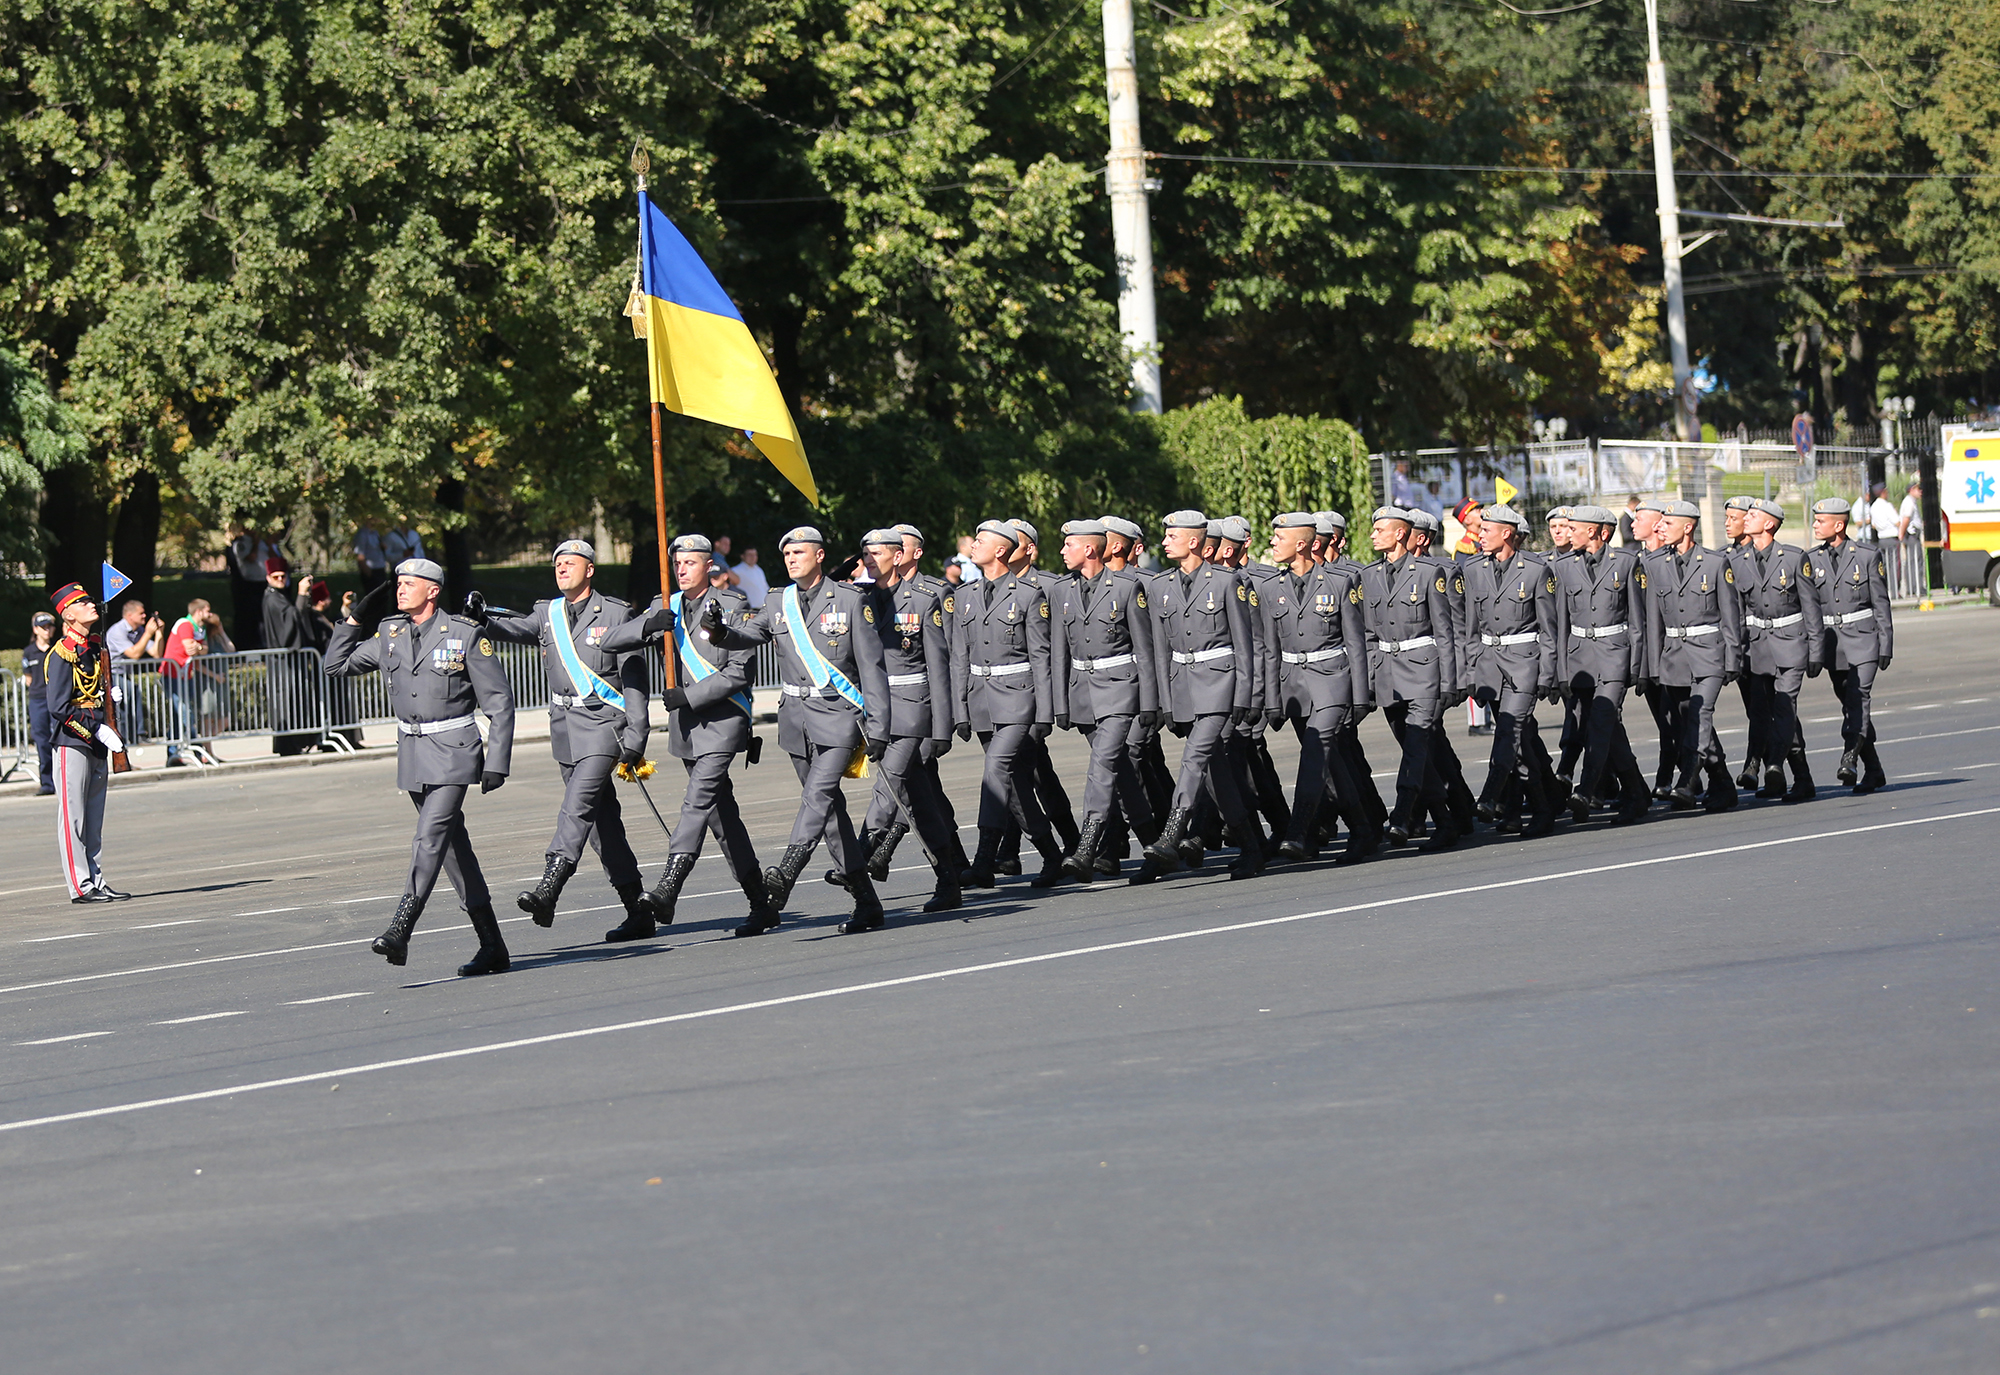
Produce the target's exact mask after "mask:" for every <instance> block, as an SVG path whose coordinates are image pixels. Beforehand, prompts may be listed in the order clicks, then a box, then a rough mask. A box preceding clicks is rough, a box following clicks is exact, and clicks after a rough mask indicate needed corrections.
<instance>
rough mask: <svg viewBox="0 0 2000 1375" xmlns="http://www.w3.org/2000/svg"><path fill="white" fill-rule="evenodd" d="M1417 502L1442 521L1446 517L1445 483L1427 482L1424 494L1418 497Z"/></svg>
mask: <svg viewBox="0 0 2000 1375" xmlns="http://www.w3.org/2000/svg"><path fill="white" fill-rule="evenodd" d="M1417 502H1418V504H1419V505H1420V506H1422V507H1423V509H1424V510H1426V511H1429V512H1430V513H1431V514H1432V515H1434V516H1436V517H1437V518H1438V519H1439V520H1440V521H1442V520H1443V519H1444V484H1443V483H1441V482H1432V483H1427V484H1426V485H1425V487H1424V494H1423V495H1422V496H1420V497H1418V498H1417Z"/></svg>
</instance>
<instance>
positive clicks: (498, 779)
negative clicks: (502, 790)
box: [479, 769, 507, 793]
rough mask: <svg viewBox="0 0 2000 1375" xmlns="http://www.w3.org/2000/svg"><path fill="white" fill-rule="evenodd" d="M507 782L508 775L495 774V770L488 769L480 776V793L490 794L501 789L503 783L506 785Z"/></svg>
mask: <svg viewBox="0 0 2000 1375" xmlns="http://www.w3.org/2000/svg"><path fill="white" fill-rule="evenodd" d="M506 781H507V775H506V774H504V773H495V772H493V770H491V769H488V770H487V771H486V772H485V773H482V774H480V775H479V791H480V792H482V793H490V792H492V791H493V790H494V789H495V788H497V787H499V786H500V785H501V784H502V783H505V782H506Z"/></svg>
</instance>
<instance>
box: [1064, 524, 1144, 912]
mask: <svg viewBox="0 0 2000 1375" xmlns="http://www.w3.org/2000/svg"><path fill="white" fill-rule="evenodd" d="M1108 535H1109V532H1108V531H1107V529H1106V527H1105V525H1104V523H1103V522H1102V521H1096V520H1073V521H1070V522H1068V523H1067V524H1065V525H1064V526H1063V544H1062V560H1063V566H1064V567H1065V568H1067V569H1068V570H1069V571H1070V572H1071V573H1073V574H1075V575H1076V576H1075V577H1073V578H1070V579H1066V580H1064V581H1063V582H1061V583H1059V584H1057V587H1056V590H1055V593H1054V599H1055V600H1054V604H1055V610H1054V613H1053V615H1052V616H1051V624H1052V626H1053V632H1054V633H1053V635H1052V637H1051V641H1050V646H1049V652H1050V655H1051V660H1052V663H1051V668H1052V673H1051V678H1052V680H1053V685H1054V699H1053V705H1054V709H1055V724H1056V727H1057V729H1059V730H1070V729H1072V728H1074V729H1077V730H1080V731H1082V732H1083V736H1084V739H1085V740H1087V741H1088V742H1089V743H1090V768H1089V772H1088V773H1087V775H1086V776H1085V779H1084V787H1083V827H1082V830H1081V832H1080V834H1079V836H1078V839H1077V843H1076V848H1075V849H1074V850H1073V851H1072V852H1071V853H1070V854H1069V855H1068V856H1067V857H1066V858H1065V859H1064V860H1063V868H1064V870H1065V871H1066V872H1067V873H1069V874H1070V875H1071V876H1072V877H1074V878H1076V879H1078V880H1079V881H1081V882H1083V883H1089V882H1090V881H1091V880H1092V878H1094V877H1095V876H1096V869H1097V852H1098V849H1099V847H1100V846H1101V845H1102V844H1103V841H1104V834H1105V829H1106V827H1107V826H1108V825H1109V823H1110V819H1111V817H1112V815H1113V814H1114V812H1115V813H1118V814H1121V815H1123V816H1124V817H1125V818H1126V822H1127V824H1128V825H1130V826H1131V828H1132V829H1133V830H1134V831H1136V832H1137V833H1138V835H1139V838H1140V840H1141V841H1148V840H1152V839H1156V838H1157V837H1158V835H1159V830H1158V827H1157V826H1156V825H1155V824H1154V818H1153V808H1152V803H1151V801H1150V800H1149V799H1148V798H1147V796H1146V788H1145V785H1144V784H1143V783H1142V782H1141V781H1140V779H1139V769H1138V764H1137V762H1136V761H1135V759H1134V757H1133V750H1132V732H1133V729H1134V727H1135V726H1136V725H1137V724H1138V723H1139V722H1141V721H1144V722H1146V724H1148V725H1149V726H1152V727H1154V728H1157V727H1158V724H1159V717H1160V689H1159V682H1158V679H1157V677H1156V675H1155V671H1154V668H1155V661H1154V657H1153V618H1152V613H1151V611H1150V609H1149V608H1148V607H1147V605H1146V588H1145V584H1144V582H1143V581H1142V580H1141V579H1140V578H1138V577H1137V576H1136V575H1134V574H1131V573H1114V572H1112V571H1111V570H1109V569H1107V568H1106V567H1105V566H1104V549H1105V544H1106V541H1107V539H1108Z"/></svg>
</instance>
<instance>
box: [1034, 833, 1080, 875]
mask: <svg viewBox="0 0 2000 1375" xmlns="http://www.w3.org/2000/svg"><path fill="white" fill-rule="evenodd" d="M1077 843H1078V844H1082V843H1083V837H1082V833H1081V832H1079V833H1078V835H1077ZM1035 853H1036V854H1038V855H1040V856H1041V857H1042V871H1041V872H1040V873H1039V874H1036V875H1035V876H1034V877H1033V878H1032V879H1029V880H1028V886H1029V887H1030V888H1053V887H1055V886H1056V885H1057V884H1058V883H1061V882H1062V881H1063V880H1064V879H1066V878H1068V877H1069V870H1068V869H1067V868H1065V867H1064V865H1063V848H1062V844H1061V842H1059V841H1058V840H1057V839H1056V838H1055V836H1054V835H1053V834H1050V835H1045V836H1043V837H1042V838H1041V839H1040V840H1037V841H1036V842H1035Z"/></svg>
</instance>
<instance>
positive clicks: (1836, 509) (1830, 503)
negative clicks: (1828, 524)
mask: <svg viewBox="0 0 2000 1375" xmlns="http://www.w3.org/2000/svg"><path fill="white" fill-rule="evenodd" d="M1812 513H1813V514H1814V515H1816V516H1839V517H1840V518H1841V519H1842V520H1846V519H1847V518H1848V517H1849V516H1851V515H1853V514H1854V508H1853V507H1852V506H1849V505H1848V504H1847V503H1846V502H1844V501H1842V500H1841V499H1840V498H1839V497H1827V498H1826V499H1825V500H1824V501H1815V502H1814V503H1813V512H1812Z"/></svg>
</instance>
